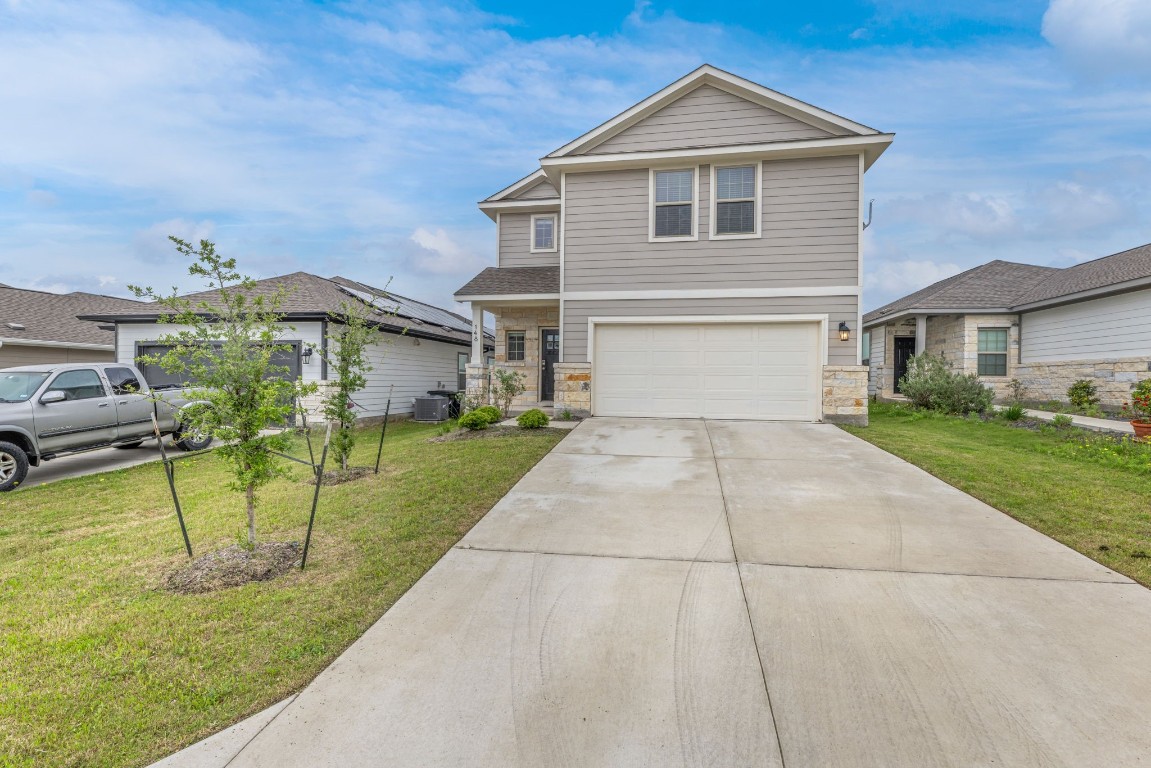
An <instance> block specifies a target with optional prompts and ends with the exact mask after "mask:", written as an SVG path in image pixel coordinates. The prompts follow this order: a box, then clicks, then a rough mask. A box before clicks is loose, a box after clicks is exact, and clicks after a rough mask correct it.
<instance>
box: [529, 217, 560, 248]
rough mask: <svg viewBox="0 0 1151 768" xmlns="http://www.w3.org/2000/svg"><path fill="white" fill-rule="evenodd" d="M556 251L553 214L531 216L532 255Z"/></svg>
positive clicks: (554, 218)
mask: <svg viewBox="0 0 1151 768" xmlns="http://www.w3.org/2000/svg"><path fill="white" fill-rule="evenodd" d="M554 250H556V217H555V214H552V213H548V214H541V215H538V216H532V247H531V251H532V253H539V252H540V251H554Z"/></svg>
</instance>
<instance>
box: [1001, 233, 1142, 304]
mask: <svg viewBox="0 0 1151 768" xmlns="http://www.w3.org/2000/svg"><path fill="white" fill-rule="evenodd" d="M1140 281H1148V282H1151V243H1148V244H1147V245H1140V246H1138V247H1136V248H1131V249H1130V250H1126V251H1120V252H1119V253H1113V254H1111V255H1110V256H1104V257H1103V258H1100V259H1095V260H1093V261H1085V262H1083V263H1082V264H1076V265H1075V266H1073V267H1067V268H1066V269H1060V270H1058V271H1056V272H1055V273H1054V274H1052V275H1051V276H1049V277H1048V278H1047V279H1046V280H1044V281H1043V282H1041V283H1039V284H1038V285H1035V286H1033V287H1032V288H1031V290H1030V291H1027V292H1025V293H1024V294H1022V295H1021V296H1020V297H1019V298H1018V300H1017V301H1016V304H1017V305H1018V306H1021V307H1022V306H1029V305H1032V304H1039V303H1048V302H1051V301H1053V300H1055V299H1067V298H1070V297H1072V296H1075V295H1076V294H1081V293H1088V292H1095V291H1107V290H1121V289H1122V287H1123V286H1124V284H1135V283H1138V282H1140ZM1132 287H1134V286H1132Z"/></svg>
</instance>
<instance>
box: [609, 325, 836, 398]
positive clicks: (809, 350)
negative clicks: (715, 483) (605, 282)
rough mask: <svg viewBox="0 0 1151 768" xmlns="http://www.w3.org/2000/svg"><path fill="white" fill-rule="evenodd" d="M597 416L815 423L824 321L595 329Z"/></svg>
mask: <svg viewBox="0 0 1151 768" xmlns="http://www.w3.org/2000/svg"><path fill="white" fill-rule="evenodd" d="M594 343H595V358H594V375H593V377H592V388H593V395H594V403H593V408H594V413H595V415H597V416H662V417H665V418H699V417H706V418H715V419H765V420H780V421H817V420H818V419H819V418H820V416H821V410H822V409H821V407H820V406H821V402H822V399H821V394H822V384H821V381H822V376H821V357H822V355H821V345H820V324H819V323H810V322H809V323H740V324H734V323H701V324H683V325H679V324H676V325H671V324H652V325H633V324H619V325H608V324H603V325H600V324H597V325H596V326H595V342H594Z"/></svg>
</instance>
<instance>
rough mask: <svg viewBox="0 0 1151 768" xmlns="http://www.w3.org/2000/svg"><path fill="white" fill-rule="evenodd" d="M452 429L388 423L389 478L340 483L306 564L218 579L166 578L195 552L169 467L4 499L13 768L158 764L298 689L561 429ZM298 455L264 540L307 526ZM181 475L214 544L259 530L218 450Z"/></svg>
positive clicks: (272, 500)
mask: <svg viewBox="0 0 1151 768" xmlns="http://www.w3.org/2000/svg"><path fill="white" fill-rule="evenodd" d="M437 432H438V430H437V428H436V427H434V426H426V425H420V424H414V423H402V424H393V425H389V428H388V437H387V441H386V442H385V444H384V458H383V467H384V469H383V471H382V472H381V474H380V475H379V476H374V475H373V476H369V477H366V478H363V479H360V480H356V481H354V482H349V483H345V484H342V485H336V486H331V487H328V486H325V487H324V489H323V493H322V496H321V503H320V509H319V512H318V515H317V522H316V533H315V534H314V536H313V540H312V550H311V552H310V553H309V556H308V570H307V571H306V572H303V573H301V572H300V571H299V570H295V571H293V572H292V573H290V574H289V575H287V576H284V577H281V578H279V579H277V580H276V581H273V582H260V583H251V584H248V585H246V586H243V587H237V588H232V589H226V590H221V591H218V592H214V593H208V594H198V595H183V594H180V595H177V594H172V593H169V592H166V591H163V590H162V589H161V588H160V586H161V584H162V581H163V576H164V574H165V573H167V572H168V571H170V570H172V569H174V568H176V567H178V566H180V565H182V564H183V563H185V562H186V561H187V556H186V555H185V553H184V548H183V541H182V539H181V537H180V532H179V528H178V527H177V524H176V519H175V515H174V514H173V512H172V505H171V499H170V497H169V495H168V488H167V485H166V482H165V480H164V475H163V472H162V470H161V467H160V465H159V464H153V465H145V466H141V467H133V468H131V469H127V470H122V471H118V472H112V473H107V474H103V475H93V476H89V477H83V478H77V479H75V480H68V481H62V482H59V483H55V484H52V485H47V486H42V487H35V488H29V489H26V490H23V491H19V492H16V493H11V494H5V495H2V496H0V766H3V767H4V768H12V767H14V766H21V767H23V766H48V765H51V766H138V765H146V764H148V763H150V762H152V761H153V760H156V759H158V758H160V757H162V756H164V755H166V754H168V753H170V752H172V751H174V750H176V749H178V748H180V747H183V746H186V745H187V744H189V743H191V742H193V741H195V740H197V739H200V738H202V737H204V736H207V735H209V734H210V733H213V732H214V731H217V730H219V729H221V728H223V727H225V726H227V725H229V724H231V723H233V722H236V721H237V720H239V719H241V718H243V717H244V716H246V715H249V714H252V713H254V712H256V711H258V710H260V709H262V708H264V707H265V706H267V705H269V704H271V703H273V702H275V701H278V700H280V699H282V698H284V697H285V696H287V695H288V694H290V693H292V692H294V691H298V690H300V688H302V687H303V686H304V685H305V684H306V683H307V682H308V681H310V680H311V679H312V678H313V677H314V676H315V675H316V674H317V673H318V672H320V671H321V670H322V669H323V668H324V667H325V666H327V665H328V664H329V663H330V662H331V661H332V659H334V658H335V657H336V656H337V655H338V654H339V653H340V652H341V651H343V650H344V649H345V648H346V647H347V646H348V645H349V644H351V643H352V641H354V640H355V639H356V638H358V637H359V636H360V635H361V634H362V633H363V632H364V630H365V629H367V628H368V627H369V626H370V625H371V624H372V623H373V622H374V621H375V620H376V619H378V618H379V617H380V616H381V615H382V614H383V613H384V611H386V610H387V609H388V607H389V606H391V605H392V604H393V603H394V602H395V601H396V600H397V599H398V598H399V597H400V596H401V595H402V594H403V593H404V592H405V591H406V590H407V589H408V588H409V587H410V586H411V585H412V584H413V583H415V581H416V580H417V579H419V578H420V576H422V575H423V574H424V572H425V571H427V569H428V568H430V567H431V566H432V565H433V564H434V563H435V562H436V561H437V560H438V559H439V558H440V557H441V556H442V555H443V554H444V553H445V552H446V551H447V550H448V549H449V548H450V547H451V546H452V545H453V544H454V543H455V542H456V541H457V540H459V538H460V537H461V536H462V535H463V534H464V533H465V532H467V530H468V529H469V528H471V527H472V525H474V524H475V522H476V521H477V520H479V518H480V517H482V516H483V514H484V513H485V512H487V510H488V509H490V508H491V507H492V505H493V504H494V503H495V502H496V501H497V500H498V499H499V498H500V497H501V496H502V495H503V494H504V493H505V492H506V491H507V490H508V489H509V488H510V487H511V486H512V485H513V484H514V483H515V482H516V481H517V480H518V479H519V478H520V477H521V476H522V475H523V474H524V473H525V472H526V471H527V470H528V469H530V468H531V467H532V466H533V465H535V463H536V462H537V461H539V460H540V458H542V457H543V456H544V454H546V453H547V452H548V451H549V450H551V448H552V447H553V446H554V445H555V444H556V443H557V442H558V441H559V439H560V438H561V437H562V436H563V435H562V433H560V432H558V431H553V430H537V431H527V430H523V431H519V432H517V433H516V434H513V435H507V436H498V437H495V436H494V437H491V438H486V439H482V440H463V441H457V442H447V443H429V442H427V439H428V438H429V437H432V436H434V435H436V434H437ZM378 436H379V431H378V427H377V428H376V429H372V430H368V431H365V432H363V433H361V436H360V442H359V445H358V446H357V449H356V453H355V454H354V456H353V461H352V464H359V465H370V464H373V463H374V461H375V449H376V442H377V441H378ZM297 452H298V453H306V452H305V451H303V449H302V447H301V448H300V449H299V450H298V451H297ZM293 466H296V465H293ZM33 471H34V470H33ZM293 472H294V474H295V478H293V479H281V480H278V481H276V482H275V483H274V484H273V485H271V486H270V487H269V488H268V489H267V490H266V491H265V493H264V495H263V501H262V503H261V507H260V511H259V519H258V522H259V526H260V529H259V535H260V539H261V541H272V540H279V541H288V540H300V541H302V539H303V534H304V530H305V527H306V524H307V513H308V509H309V505H310V502H311V494H312V492H313V489H314V487H313V486H311V485H309V484H307V483H305V482H303V481H302V480H303V478H304V476H305V474H306V473H307V472H308V470H307V468H306V467H299V468H298V469H295V470H293ZM177 479H178V481H179V483H180V486H181V490H182V497H181V498H182V501H183V503H184V510H185V515H186V518H187V521H188V527H189V534H190V536H191V538H192V545H193V547H194V549H195V554H196V555H201V554H204V553H206V552H209V551H211V550H214V549H218V548H221V547H224V546H227V545H230V544H233V543H236V542H237V541H240V540H243V537H244V531H245V520H246V518H245V515H244V511H243V497H242V494H237V493H233V492H231V491H227V490H225V487H226V485H227V482H228V476H227V474H226V472H225V469H224V467H223V466H222V465H221V464H220V463H219V462H218V461H217V459H216V458H215V457H213V456H211V455H206V456H201V457H194V458H190V459H188V460H187V461H185V462H182V464H181V466H180V467H179V469H178V470H177Z"/></svg>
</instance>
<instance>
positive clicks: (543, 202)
mask: <svg viewBox="0 0 1151 768" xmlns="http://www.w3.org/2000/svg"><path fill="white" fill-rule="evenodd" d="M479 207H480V210H481V211H483V212H484V213H486V214H487V215H488V218H490V219H491V220H492V221H495V220H496V216H497V215H498V214H499V213H500V212H501V211H502V212H504V213H545V212H549V211H558V210H559V209H560V199H559V198H558V197H539V198H534V199H531V200H503V201H500V202H496V203H488V202H483V203H479Z"/></svg>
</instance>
